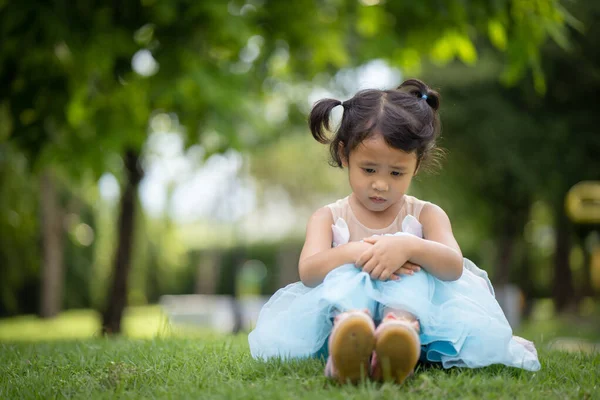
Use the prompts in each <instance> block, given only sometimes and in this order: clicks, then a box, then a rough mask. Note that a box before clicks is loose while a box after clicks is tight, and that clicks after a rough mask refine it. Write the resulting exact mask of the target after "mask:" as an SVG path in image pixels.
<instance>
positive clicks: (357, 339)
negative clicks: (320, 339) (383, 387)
mask: <svg viewBox="0 0 600 400" xmlns="http://www.w3.org/2000/svg"><path fill="white" fill-rule="evenodd" d="M367 318H368V317H367ZM367 318H363V317H362V316H361V315H352V316H349V317H348V318H347V319H345V320H343V321H341V322H340V324H339V326H337V328H336V332H335V337H334V339H333V340H332V343H331V349H330V352H331V356H332V358H333V362H334V365H335V368H336V370H337V379H338V381H340V382H341V383H345V382H347V381H350V382H352V383H356V382H358V381H360V380H361V379H364V378H366V377H368V376H369V365H370V358H371V355H372V354H373V349H374V348H375V336H374V335H373V333H374V329H373V326H372V323H371V322H369V320H368V319H367Z"/></svg>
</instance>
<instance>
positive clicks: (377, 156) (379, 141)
mask: <svg viewBox="0 0 600 400" xmlns="http://www.w3.org/2000/svg"><path fill="white" fill-rule="evenodd" d="M343 164H344V167H347V168H348V175H349V178H350V187H352V192H353V193H354V195H355V196H356V199H357V200H358V201H359V202H360V203H361V204H362V205H363V206H364V207H365V208H366V209H368V210H369V211H373V212H382V211H385V210H387V209H388V208H390V207H392V206H394V205H396V204H399V203H401V202H402V200H403V197H404V194H405V193H406V191H407V190H408V187H409V186H410V182H411V181H412V178H413V176H414V175H415V173H416V170H417V154H416V152H414V151H413V152H411V153H407V152H405V151H402V150H398V149H395V148H393V147H390V146H388V144H387V143H386V142H385V140H384V139H383V136H381V135H378V134H375V135H373V136H371V137H369V138H367V139H365V140H364V141H363V142H362V143H361V144H359V145H358V146H357V147H356V148H355V149H354V150H353V151H351V152H350V157H349V160H346V161H345V162H344V163H343Z"/></svg>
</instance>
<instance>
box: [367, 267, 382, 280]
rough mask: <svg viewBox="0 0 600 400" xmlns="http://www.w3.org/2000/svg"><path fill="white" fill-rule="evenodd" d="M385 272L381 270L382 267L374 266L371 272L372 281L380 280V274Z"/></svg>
mask: <svg viewBox="0 0 600 400" xmlns="http://www.w3.org/2000/svg"><path fill="white" fill-rule="evenodd" d="M383 272H385V271H384V269H383V266H382V265H381V264H379V265H377V266H375V268H373V271H371V274H370V275H371V278H372V279H381V274H382V273H383Z"/></svg>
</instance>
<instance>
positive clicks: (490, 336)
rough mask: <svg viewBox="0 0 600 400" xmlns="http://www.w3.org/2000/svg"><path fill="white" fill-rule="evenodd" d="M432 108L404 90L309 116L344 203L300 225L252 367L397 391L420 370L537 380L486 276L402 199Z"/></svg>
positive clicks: (419, 160)
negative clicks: (458, 369) (424, 365)
mask: <svg viewBox="0 0 600 400" xmlns="http://www.w3.org/2000/svg"><path fill="white" fill-rule="evenodd" d="M439 104H440V100H439V96H438V94H437V93H436V92H435V91H432V90H430V89H429V88H428V87H427V86H426V85H425V84H424V83H423V82H421V81H419V80H415V79H411V80H407V81H405V82H404V83H402V84H401V85H400V86H399V87H398V88H397V89H396V90H363V91H361V92H359V93H357V94H356V95H355V96H354V97H353V98H351V99H350V100H347V101H345V102H343V103H342V102H340V101H338V100H333V99H324V100H321V101H319V102H317V103H316V104H315V105H314V107H313V109H312V111H311V114H310V129H311V132H312V135H313V136H314V138H315V139H316V140H318V141H319V142H321V143H325V144H330V151H331V156H332V159H333V162H334V163H335V164H336V165H337V166H339V167H343V168H346V169H347V170H348V176H349V180H350V187H351V188H352V193H351V194H350V195H349V196H348V197H346V198H344V199H341V200H338V201H336V202H335V203H332V204H329V205H327V206H325V207H322V208H320V209H318V210H317V211H316V212H315V213H314V214H313V215H312V216H311V218H310V220H309V221H308V225H307V229H306V240H305V242H304V247H303V249H302V253H301V255H300V262H299V273H300V279H301V281H302V282H297V283H294V284H291V285H288V286H287V287H285V288H283V289H280V290H279V291H278V292H277V293H275V294H274V295H273V297H272V298H271V299H270V300H269V302H268V303H267V304H266V305H265V306H264V308H263V309H262V310H261V313H260V316H259V319H258V322H257V325H256V329H255V330H254V331H252V332H251V333H250V336H249V343H250V350H251V353H252V356H253V357H255V358H263V359H266V358H269V357H283V358H287V357H314V356H318V355H324V356H325V355H328V360H327V365H326V369H325V373H326V374H327V375H328V376H330V377H333V378H336V379H338V380H340V381H347V380H350V381H353V382H355V381H357V380H359V379H360V378H361V377H362V376H365V375H370V376H371V377H372V378H373V379H377V380H381V379H386V380H388V379H389V380H393V381H396V382H398V383H401V382H403V381H404V380H405V379H406V377H407V376H409V375H410V374H411V373H412V371H413V369H414V367H415V365H416V363H417V361H418V360H419V359H421V360H422V361H425V362H438V363H441V364H442V365H443V367H444V368H450V367H453V366H464V367H470V368H476V367H483V366H486V365H490V364H495V363H501V364H505V365H509V366H514V367H520V368H524V369H527V370H530V371H536V370H538V369H539V368H540V363H539V361H538V358H537V352H536V350H535V347H534V346H533V344H532V343H531V342H528V341H526V340H524V339H521V338H518V337H513V336H512V330H511V328H510V326H509V324H508V322H507V320H506V318H505V316H504V314H503V312H502V310H501V308H500V307H499V305H498V303H497V302H496V300H495V298H494V291H493V288H492V285H491V283H490V281H489V279H488V278H487V274H486V273H485V272H484V271H482V270H480V269H479V268H477V267H476V266H475V265H474V264H473V263H472V262H471V261H469V260H467V259H465V258H463V256H462V253H461V250H460V247H459V246H458V244H457V243H456V240H455V239H454V236H453V234H452V228H451V225H450V220H449V219H448V216H447V215H446V213H445V212H444V210H442V209H441V208H440V207H438V206H436V205H435V204H432V203H429V202H426V201H422V200H419V199H417V198H415V197H412V196H409V195H407V194H406V192H407V190H408V188H409V186H410V183H411V181H412V178H413V176H415V174H416V173H417V172H418V170H419V168H421V167H422V166H423V164H424V163H426V162H427V161H429V160H430V159H431V157H432V155H433V153H434V151H435V149H436V138H437V137H438V135H439V131H440V129H439V118H438V115H437V110H438V107H439ZM340 105H341V106H342V107H343V108H344V112H343V116H342V121H341V124H340V126H339V128H338V129H337V131H336V132H335V135H334V137H333V139H332V140H329V139H327V137H326V135H325V133H326V131H328V130H329V116H330V113H331V110H332V109H333V108H334V107H337V106H340ZM376 326H377V327H376Z"/></svg>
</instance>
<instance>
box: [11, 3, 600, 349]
mask: <svg viewBox="0 0 600 400" xmlns="http://www.w3.org/2000/svg"><path fill="white" fill-rule="evenodd" d="M599 18H600V3H599V2H597V1H596V0H563V1H558V0H535V1H533V0H494V1H487V0H471V1H463V0H422V1H419V2H414V1H402V0H360V1H359V0H346V1H344V0H293V1H279V0H230V1H227V0H214V1H202V0H199V1H191V0H122V1H118V2H105V1H98V0H74V1H64V0H54V1H47V2H40V1H33V0H21V1H19V2H16V1H9V0H3V1H2V0H0V43H1V44H0V46H1V47H0V88H1V89H0V318H1V319H0V338H4V339H7V338H8V339H11V338H13V339H14V338H17V339H19V338H20V339H23V338H25V337H26V336H27V334H26V332H29V330H31V331H35V332H37V333H36V334H40V335H42V336H43V334H52V333H53V332H54V333H56V332H58V335H59V336H60V335H63V336H77V335H80V336H85V335H88V334H90V335H91V334H99V333H101V332H104V333H120V332H123V331H125V332H126V333H127V332H129V333H131V332H133V331H135V329H137V328H134V327H133V325H131V324H133V322H131V324H129V323H128V322H127V321H134V320H135V317H136V316H137V317H140V316H142V317H143V316H148V318H146V319H144V318H141V319H139V321H141V322H140V324H142V325H143V323H144V322H143V321H146V323H148V321H154V322H152V323H154V325H152V327H151V328H149V329H150V330H152V329H154V331H156V329H159V330H160V328H157V326H158V327H160V326H162V325H161V324H170V323H174V322H177V321H179V322H186V319H187V322H190V323H193V324H196V325H200V326H207V327H215V326H216V327H220V328H222V329H221V330H224V331H234V332H236V331H240V330H247V329H249V328H250V327H251V324H252V321H253V318H255V316H256V313H257V310H258V309H259V308H260V305H261V304H262V303H263V302H264V300H265V299H266V298H268V296H269V295H270V294H272V293H274V291H276V290H277V289H278V288H280V287H283V286H284V285H286V284H288V283H291V282H294V281H297V280H298V273H297V261H298V256H299V252H300V249H301V247H302V244H303V239H304V229H305V225H306V221H307V219H308V217H309V216H310V214H311V213H312V212H313V211H314V210H315V209H317V208H318V207H321V206H322V205H324V204H327V203H330V202H332V201H335V200H336V199H338V198H341V197H344V196H346V195H347V194H348V193H349V186H348V183H347V177H346V174H345V172H344V171H342V170H339V169H335V168H332V167H329V166H328V164H327V151H328V149H327V148H326V146H323V145H320V144H319V143H317V142H316V141H314V140H313V139H312V137H311V135H310V133H309V130H308V127H307V124H306V118H307V115H308V113H309V110H310V107H311V105H312V104H313V103H314V102H315V101H316V100H318V99H320V98H323V97H334V98H338V99H340V100H345V99H348V98H350V97H351V96H352V95H353V94H354V93H355V92H356V91H357V90H359V89H364V88H380V89H386V88H391V87H394V86H396V85H398V84H399V83H400V82H401V81H402V80H404V79H407V78H410V77H418V78H420V79H423V80H425V81H426V82H427V83H428V84H429V85H430V86H431V87H432V88H434V89H436V90H438V91H439V92H440V93H441V95H442V106H441V110H440V113H441V120H442V125H443V133H442V138H441V140H440V142H439V144H440V146H441V147H443V148H444V149H445V150H446V157H445V159H444V160H442V163H441V168H438V169H437V170H435V171H433V172H423V173H421V174H420V175H419V176H418V177H417V179H416V180H415V181H414V183H413V186H412V187H411V189H410V193H411V194H412V195H415V196H417V197H420V198H423V199H426V200H429V201H432V202H434V203H437V204H439V205H440V206H441V207H442V208H444V209H445V210H446V212H447V213H448V215H449V216H450V218H451V220H452V222H453V228H454V231H455V235H456V237H457V239H458V241H459V243H460V245H461V247H462V250H463V253H464V255H465V256H466V257H468V258H470V259H472V260H473V261H474V262H475V263H477V264H478V265H479V266H480V267H481V268H482V269H485V270H486V271H487V272H488V273H489V274H490V276H491V279H492V281H493V283H494V285H495V287H496V290H497V297H498V300H499V302H500V303H501V304H502V306H503V308H504V309H505V311H506V313H507V316H508V317H509V320H510V321H511V323H512V324H513V326H514V327H515V328H516V327H519V326H521V322H522V321H525V322H527V321H530V325H529V326H535V325H539V324H541V323H542V322H543V321H546V322H548V321H559V320H561V321H567V323H566V324H564V325H568V326H569V327H571V328H573V327H578V326H585V327H592V328H594V329H596V328H597V329H598V331H600V306H599V305H598V304H599V302H600V299H599V295H600V135H599V132H598V130H599V129H600V128H599V124H600V117H599V116H598V110H600V100H598V99H599V97H598V96H597V93H598V92H599V91H600V48H599V47H598V45H597V43H599V42H600V23H599V21H600V19H599ZM334 111H335V112H334V116H333V118H334V120H336V121H337V120H339V118H340V113H341V110H337V109H336V110H334ZM334 122H335V121H334ZM235 299H237V300H235ZM157 305H160V306H157ZM157 315H162V317H156V316H157ZM215 315H221V317H218V318H216V317H215ZM127 318H129V319H127ZM215 318H216V319H215ZM219 318H220V319H219ZM561 318H562V319H561ZM565 318H566V319H565ZM123 321H126V322H125V323H122V322H123ZM139 321H138V322H139ZM157 321H158V322H157ZM161 321H162V322H161ZM165 321H166V322H165ZM223 321H226V323H225V322H223ZM531 321H532V322H531ZM44 324H46V325H44ZM128 324H129V325H128ZM81 326H85V328H81ZM137 326H140V325H139V324H138V325H137ZM523 326H527V325H523ZM549 326H551V328H550V329H554V330H557V329H559V328H558V326H559V325H556V324H554V322H553V323H552V324H551V325H549ZM561 326H562V325H561ZM560 329H562V328H560ZM586 329H587V328H586ZM590 329H591V328H590ZM42 331H43V334H42V333H40V332H42ZM598 331H595V332H596V333H598V336H595V337H596V338H598V337H600V332H598ZM586 332H587V331H586Z"/></svg>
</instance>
